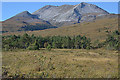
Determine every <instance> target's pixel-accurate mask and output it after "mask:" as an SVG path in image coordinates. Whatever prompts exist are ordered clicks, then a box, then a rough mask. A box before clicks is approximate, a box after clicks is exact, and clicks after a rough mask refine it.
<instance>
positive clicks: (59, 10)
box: [33, 2, 109, 26]
mask: <svg viewBox="0 0 120 80" xmlns="http://www.w3.org/2000/svg"><path fill="white" fill-rule="evenodd" d="M33 14H34V15H37V16H38V17H39V18H41V19H43V20H46V21H49V22H51V23H52V24H55V25H57V26H62V25H65V24H66V25H68V24H73V23H80V22H86V21H87V22H89V21H93V20H94V19H96V17H98V16H103V15H107V14H109V13H108V12H107V11H105V10H103V9H101V8H99V7H98V6H96V5H93V4H88V3H84V2H82V3H80V4H78V5H62V6H52V5H47V6H45V7H43V8H40V9H39V10H37V11H35V12H34V13H33Z"/></svg>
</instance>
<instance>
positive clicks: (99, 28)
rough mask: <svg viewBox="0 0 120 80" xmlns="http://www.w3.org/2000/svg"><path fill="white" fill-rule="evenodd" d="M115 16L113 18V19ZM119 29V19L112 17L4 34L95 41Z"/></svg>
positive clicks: (103, 38)
mask: <svg viewBox="0 0 120 80" xmlns="http://www.w3.org/2000/svg"><path fill="white" fill-rule="evenodd" d="M112 16H113V17H112ZM117 29H118V18H117V17H116V15H110V16H108V17H105V18H101V19H97V20H95V21H94V22H84V23H78V24H74V25H70V26H63V27H59V28H55V29H46V30H39V31H27V32H24V31H22V32H9V33H3V35H14V34H15V35H23V34H24V33H28V34H30V35H32V34H35V35H37V36H39V35H41V36H43V37H45V36H54V35H61V36H67V35H68V36H74V35H85V36H87V37H89V38H91V40H92V41H95V40H100V41H102V40H105V38H106V35H107V34H110V33H111V32H113V31H115V30H117Z"/></svg>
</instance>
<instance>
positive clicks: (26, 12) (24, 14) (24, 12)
mask: <svg viewBox="0 0 120 80" xmlns="http://www.w3.org/2000/svg"><path fill="white" fill-rule="evenodd" d="M14 17H24V18H37V19H38V16H37V15H32V14H31V13H29V12H28V11H23V12H21V13H19V14H17V15H16V16H14Z"/></svg>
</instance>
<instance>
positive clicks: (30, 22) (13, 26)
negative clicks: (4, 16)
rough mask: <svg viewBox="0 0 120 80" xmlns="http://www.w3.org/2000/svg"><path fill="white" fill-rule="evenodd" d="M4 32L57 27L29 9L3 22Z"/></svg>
mask: <svg viewBox="0 0 120 80" xmlns="http://www.w3.org/2000/svg"><path fill="white" fill-rule="evenodd" d="M2 26H3V28H2V32H16V31H33V30H43V29H48V28H55V27H54V26H52V25H51V24H50V23H49V22H47V21H44V20H42V19H39V18H38V17H37V16H36V15H32V14H30V13H29V12H28V11H24V12H21V13H19V14H17V15H15V16H13V17H12V18H10V19H8V20H5V21H3V22H2Z"/></svg>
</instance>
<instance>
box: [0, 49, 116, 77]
mask: <svg viewBox="0 0 120 80" xmlns="http://www.w3.org/2000/svg"><path fill="white" fill-rule="evenodd" d="M2 54H3V76H4V77H14V78H17V77H25V78H117V77H118V52H117V51H107V50H102V49H100V50H80V49H52V50H51V51H47V50H44V49H41V50H36V51H35V50H34V51H29V50H19V51H18V50H16V51H7V52H3V53H2Z"/></svg>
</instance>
